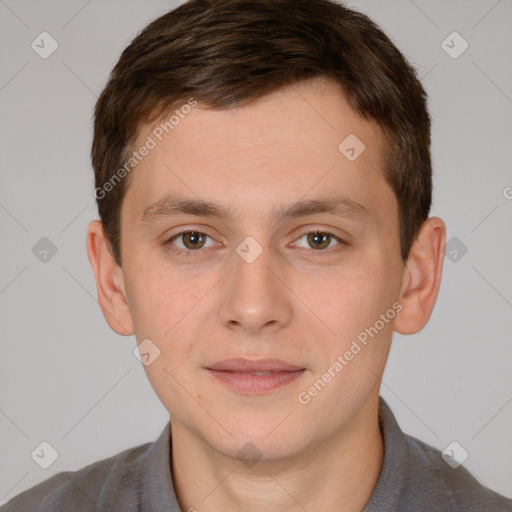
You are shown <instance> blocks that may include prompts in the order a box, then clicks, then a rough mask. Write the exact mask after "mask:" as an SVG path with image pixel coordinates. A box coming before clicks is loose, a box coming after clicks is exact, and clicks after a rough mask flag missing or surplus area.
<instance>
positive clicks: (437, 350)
mask: <svg viewBox="0 0 512 512" xmlns="http://www.w3.org/2000/svg"><path fill="white" fill-rule="evenodd" d="M178 3H180V2H169V1H152V2H142V1H126V0H123V1H102V2H100V1H99V0H93V1H89V2H87V1H85V0H76V1H75V0H73V1H67V2H57V1H41V0H37V1H35V0H33V1H28V0H18V1H14V0H0V20H1V22H0V38H1V44H0V62H1V75H0V121H1V137H0V141H1V145H2V147H1V152H0V155H1V161H0V162H1V177H2V179H1V188H0V226H1V230H2V231H1V233H2V244H1V247H2V251H1V255H0V258H1V269H0V309H1V311H2V320H1V325H2V333H1V349H2V357H1V358H0V432H1V441H0V453H1V454H2V457H1V458H0V503H2V502H4V501H7V500H8V499H10V498H11V497H13V496H14V495H15V494H18V493H19V492H21V491H23V490H24V489H27V488H28V487H31V486H32V485H34V484H36V483H38V482H40V481H42V480H44V479H46V478H48V477H50V476H51V475H52V474H54V473H57V472H59V471H63V470H68V469H78V468H81V467H83V466H84V465H86V464H89V463H91V462H93V461H96V460H99V459H101V458H105V457H107V456H110V455H113V454H115V453H118V452H119V451H121V450H123V449H125V448H128V447H130V446H134V445H137V444H140V443H143V442H147V441H152V440H153V439H155V438H156V437H157V435H158V434H159V433H160V431H161V429H162V428H163V426H164V425H165V423H166V421H167V419H168V415H167V411H166V410H165V409H164V407H163V406H162V404H161V403H160V402H159V400H158V399H157V397H156V395H155V394H154V393H153V391H152V389H151V387H150V385H149V383H148V381H147V379H146V377H145V374H144V371H143V368H142V365H141V364H140V363H139V361H138V360H137V359H136V358H135V357H134V355H133V353H132V351H133V349H134V348H135V345H136V344H135V338H134V337H133V336H132V337H128V338H123V337H121V336H118V335H116V334H115V333H114V332H112V331H111V330H110V329H109V327H108V326H107V324H106V322H105V321H104V319H103V316H102V314H101V311H100V308H99V306H98V304H97V301H96V290H95V284H94V278H93V273H92V270H91V268H90V265H89V262H88V259H87V255H86V250H85V233H86V228H87V225H88V223H89V221H90V220H91V219H93V218H96V209H95V204H94V199H93V196H92V190H93V180H92V169H91V167H90V163H89V149H90V142H91V112H92V108H93V104H94V102H95V100H96V96H97V95H98V94H99V92H100V90H101V88H102V86H103V85H104V84H105V82H106V79H107V76H108V73H109V71H110V70H111V68H112V66H113V65H114V63H115V62H116V61H117V59H118V57H119V54H120V52H121V51H122V49H123V48H124V47H125V46H126V45H127V43H128V42H129V41H130V40H131V39H132V37H133V36H134V35H135V33H136V32H137V31H138V30H140V29H141V28H143V26H144V25H145V24H146V23H147V22H149V21H150V20H151V19H153V18H155V17H156V16H158V15H160V14H162V13H164V12H165V11H167V10H169V9H170V8H172V7H174V6H176V5H178ZM348 5H349V6H352V7H355V8H358V9H360V10H361V11H363V12H365V13H367V14H368V15H370V16H371V17H372V18H373V19H374V20H375V21H376V22H377V23H378V24H380V25H381V27H382V28H383V29H384V30H385V31H386V32H387V33H388V35H389V36H390V37H391V38H392V39H393V40H394V41H395V42H396V44H397V45H398V47H399V48H400V49H401V50H402V51H403V52H404V54H405V55H406V56H407V57H408V58H409V59H410V60H411V61H412V62H413V64H414V65H415V66H416V67H417V69H418V70H419V74H420V76H422V77H423V82H424V84H425V87H426V89H427V91H428V93H429V95H430V110H431V114H432V118H433V159H434V166H435V199H434V208H433V212H432V213H433V214H435V215H439V216H441V217H442V218H443V219H444V220H445V221H446V223H447V227H448V240H450V239H451V238H452V237H457V239H459V241H460V242H457V243H459V247H457V246H456V245H453V246H449V247H450V248H451V249H454V250H456V251H458V252H457V256H458V260H457V261H451V260H448V259H446V261H445V269H444V276H443V283H442V286H441V292H440V296H439V300H438V303H437V306H436V309H435V311H434V314H433V316H432V318H431V321H430V323H429V324H428V326H427V327H426V328H425V329H424V330H423V331H422V332H420V333H419V334H417V335H414V336H407V337H406V336H399V335H397V336H395V340H394V345H393V348H392V352H391V356H390V360H389V364H388V367H387V370H386V372H385V375H384V378H383V385H382V395H383V396H384V397H385V398H386V399H387V401H388V403H389V404H390V406H391V408H392V409H393V411H394V412H395V414H396V415H397V417H398V420H399V422H400V424H401V426H402V428H403V429H404V430H405V431H406V432H408V433H410V434H412V435H414V436H416V437H418V438H420V439H422V440H424V441H425V442H427V443H429V444H432V445H434V446H436V447H438V448H439V449H441V450H442V449H444V448H445V447H446V446H447V445H449V443H451V442H452V441H457V442H458V443H460V445H461V446H463V447H464V448H465V449H466V450H467V451H468V452H469V458H468V459H467V460H466V462H465V463H464V464H465V467H467V468H468V469H469V470H471V471H472V472H473V474H474V475H475V476H477V478H478V479H480V480H481V481H482V482H483V483H484V484H485V485H487V486H489V487H491V488H493V489H495V490H497V491H498V492H501V493H502V494H504V495H506V496H508V497H512V440H511V435H512V371H511V366H512V365H511V361H512V343H511V335H510V332H511V327H512V321H511V319H512V315H511V312H512V272H511V266H512V259H511V254H512V236H511V234H512V229H511V228H512V215H511V213H512V200H510V199H507V198H506V197H505V195H506V192H505V194H504V190H505V191H506V190H509V191H511V193H510V194H508V197H511V195H512V189H506V187H510V186H512V172H511V162H512V144H511V142H512V138H511V135H512V115H511V114H512V99H511V97H512V67H511V62H510V55H512V31H511V29H510V27H511V21H512V2H511V0H501V1H496V0H478V1H476V0H472V1H468V0H464V1H462V0H460V1H454V0H450V1H446V0H442V1H440V0H439V1H420V0H415V1H414V2H413V1H410V0H399V1H398V0H396V1H390V0H388V1H386V2H382V1H380V2H379V1H370V0H361V1H350V2H348ZM43 31H47V32H49V33H50V34H51V35H52V37H53V38H55V40H57V42H58V44H59V47H58V49H57V50H56V51H55V53H53V54H52V55H51V56H50V57H49V58H47V59H42V58H41V57H40V56H39V55H38V54H37V53H36V52H35V51H34V50H33V49H32V48H31V42H32V41H33V40H35V39H36V38H37V36H38V35H39V34H40V33H41V32H43ZM453 31H457V32H458V33H460V34H461V36H462V37H463V38H464V39H465V40H466V41H467V42H468V43H469V48H468V49H467V50H466V51H465V52H464V53H463V54H462V55H460V56H459V57H458V58H457V59H454V58H452V57H450V56H449V55H448V54H447V53H446V52H445V51H444V49H443V47H442V46H441V43H442V41H443V40H445V38H446V37H447V36H448V35H449V34H451V33H452V32H453ZM450 41H451V40H450V39H448V43H445V44H450V45H451V46H454V49H452V52H453V51H454V50H457V49H460V48H461V46H460V44H461V41H460V40H454V42H453V43H451V42H450ZM47 48H48V46H47ZM42 237H48V238H49V239H50V240H51V241H52V242H53V244H55V246H56V248H57V253H56V254H55V255H54V256H53V257H50V256H51V253H49V255H48V256H47V260H48V261H46V262H42V261H40V259H39V258H38V257H36V255H35V254H34V253H33V252H32V248H33V246H34V245H35V244H36V243H37V242H38V241H39V240H40V239H41V238H42ZM453 243H454V242H452V244H453ZM460 244H464V246H466V247H467V249H468V252H467V254H464V255H462V252H461V250H460V247H461V245H460ZM461 255H462V256H461ZM42 441H47V442H49V443H50V444H51V445H52V446H53V447H55V449H56V450H57V451H58V454H59V457H58V459H57V460H56V461H55V462H54V463H53V464H52V465H51V466H50V467H49V468H48V469H42V468H40V467H39V466H38V465H37V464H36V463H35V462H34V460H33V459H32V458H31V455H30V454H31V452H32V451H33V450H34V449H35V448H36V447H37V446H38V445H39V444H40V443H41V442H42Z"/></svg>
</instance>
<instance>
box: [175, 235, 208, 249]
mask: <svg viewBox="0 0 512 512" xmlns="http://www.w3.org/2000/svg"><path fill="white" fill-rule="evenodd" d="M208 239H210V240H212V238H211V237H210V236H208V235H207V234H205V233H201V232H200V231H183V232H181V233H178V234H177V235H175V236H173V237H172V238H171V239H170V240H168V242H167V243H169V244H172V245H175V246H176V247H177V248H178V250H186V251H194V250H197V249H203V248H204V247H210V246H211V245H212V244H211V243H210V245H206V244H207V242H208Z"/></svg>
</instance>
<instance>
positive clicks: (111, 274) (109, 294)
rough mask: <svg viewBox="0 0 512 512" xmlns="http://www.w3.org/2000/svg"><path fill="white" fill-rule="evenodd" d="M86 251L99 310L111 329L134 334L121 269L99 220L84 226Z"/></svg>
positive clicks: (122, 333)
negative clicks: (86, 228)
mask: <svg viewBox="0 0 512 512" xmlns="http://www.w3.org/2000/svg"><path fill="white" fill-rule="evenodd" d="M87 254H88V255H89V261H90V262H91V266H92V269H93V271H94V277H95V278H96V289H97V292H98V301H99V303H100V307H101V311H102V312H103V316H104V317H105V320H106V321H107V323H108V325H109V326H110V328H111V329H112V330H114V331H115V332H117V333H118V334H121V335H122V336H130V335H132V334H133V321H132V317H131V314H130V309H129V308H128V302H127V300H126V293H125V286H124V279H123V271H122V269H121V267H120V266H119V265H118V264H117V262H116V260H115V258H114V256H113V255H112V252H111V251H110V244H109V242H108V239H107V237H106V235H105V231H104V229H103V225H102V224H101V222H100V221H99V220H93V221H92V222H91V223H90V224H89V228H88V230H87Z"/></svg>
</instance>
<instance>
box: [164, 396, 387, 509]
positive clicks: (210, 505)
mask: <svg viewBox="0 0 512 512" xmlns="http://www.w3.org/2000/svg"><path fill="white" fill-rule="evenodd" d="M377 400H378V397H377V398H376V399H372V401H371V402H369V401H368V402H367V403H365V404H364V406H363V408H362V409H361V410H360V411H359V412H358V413H357V415H356V416H355V417H354V419H353V420H352V421H351V422H350V424H349V425H347V426H346V427H345V428H343V429H342V430H340V431H335V432H334V433H332V434H331V435H330V436H328V437H326V438H324V439H322V440H321V441H318V442H315V443H314V444H310V445H309V446H307V447H305V448H304V449H303V450H301V451H300V452H297V453H296V454H295V455H294V456H293V457H288V458H286V459H282V460H279V461H276V460H263V459H262V460H260V461H258V462H257V463H256V464H255V465H253V466H252V467H248V466H246V465H244V464H243V463H241V462H240V461H239V460H237V459H233V458H231V457H227V456H225V455H222V454H220V453H219V452H218V451H214V450H213V449H212V448H211V447H209V446H208V445H206V444H205V443H204V441H202V440H200V439H199V438H198V437H196V436H195V435H194V434H192V433H191V432H190V430H188V429H187V428H186V427H185V426H184V425H183V424H182V423H180V422H178V421H175V420H173V419H171V435H172V473H173V481H174V488H175V491H176V496H177V498H178V501H179V503H180V507H181V508H182V510H186V511H192V512H193V511H194V510H197V511H198V512H217V511H220V510H222V511H223V512H235V511H236V512H240V511H244V512H260V511H261V512H263V511H268V510H269V508H271V509H272V510H280V511H282V512H298V511H301V512H303V511H304V510H326V511H331V510H336V511H339V510H342V511H343V512H360V511H361V510H363V508H364V506H365V505H366V503H367V502H368V500H369V498H370V496H371V494H372V491H373V489H374V487H375V485H376V483H377V480H378V478H379V474H380V470H381V467H382V462H383V458H384V444H383V440H382V436H381V433H380V429H379V424H378V418H377Z"/></svg>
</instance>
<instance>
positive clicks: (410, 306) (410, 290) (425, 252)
mask: <svg viewBox="0 0 512 512" xmlns="http://www.w3.org/2000/svg"><path fill="white" fill-rule="evenodd" d="M445 238H446V227H445V225H444V222H443V221H442V220H441V219H440V218H439V217H431V218H429V219H427V220H426V221H425V222H424V223H423V225H422V227H421V229H420V231H419V233H418V236H417V238H416V240H415V241H414V243H413V245H412V247H411V250H410V253H409V257H408V258H407V262H406V266H405V269H404V276H403V284H402V292H401V297H400V303H401V305H402V310H401V311H400V314H399V315H398V316H397V317H396V319H395V324H394V328H395V331H397V332H398V333H400V334H413V333H415V332H418V331H420V330H421V329H423V327H424V326H425V324H426V323H427V322H428V320H429V318H430V315H431V314H432V311H433V309H434V305H435V302H436V299H437V295H438V292H439V287H440V285H441V275H442V268H443V260H444V246H445Z"/></svg>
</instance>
